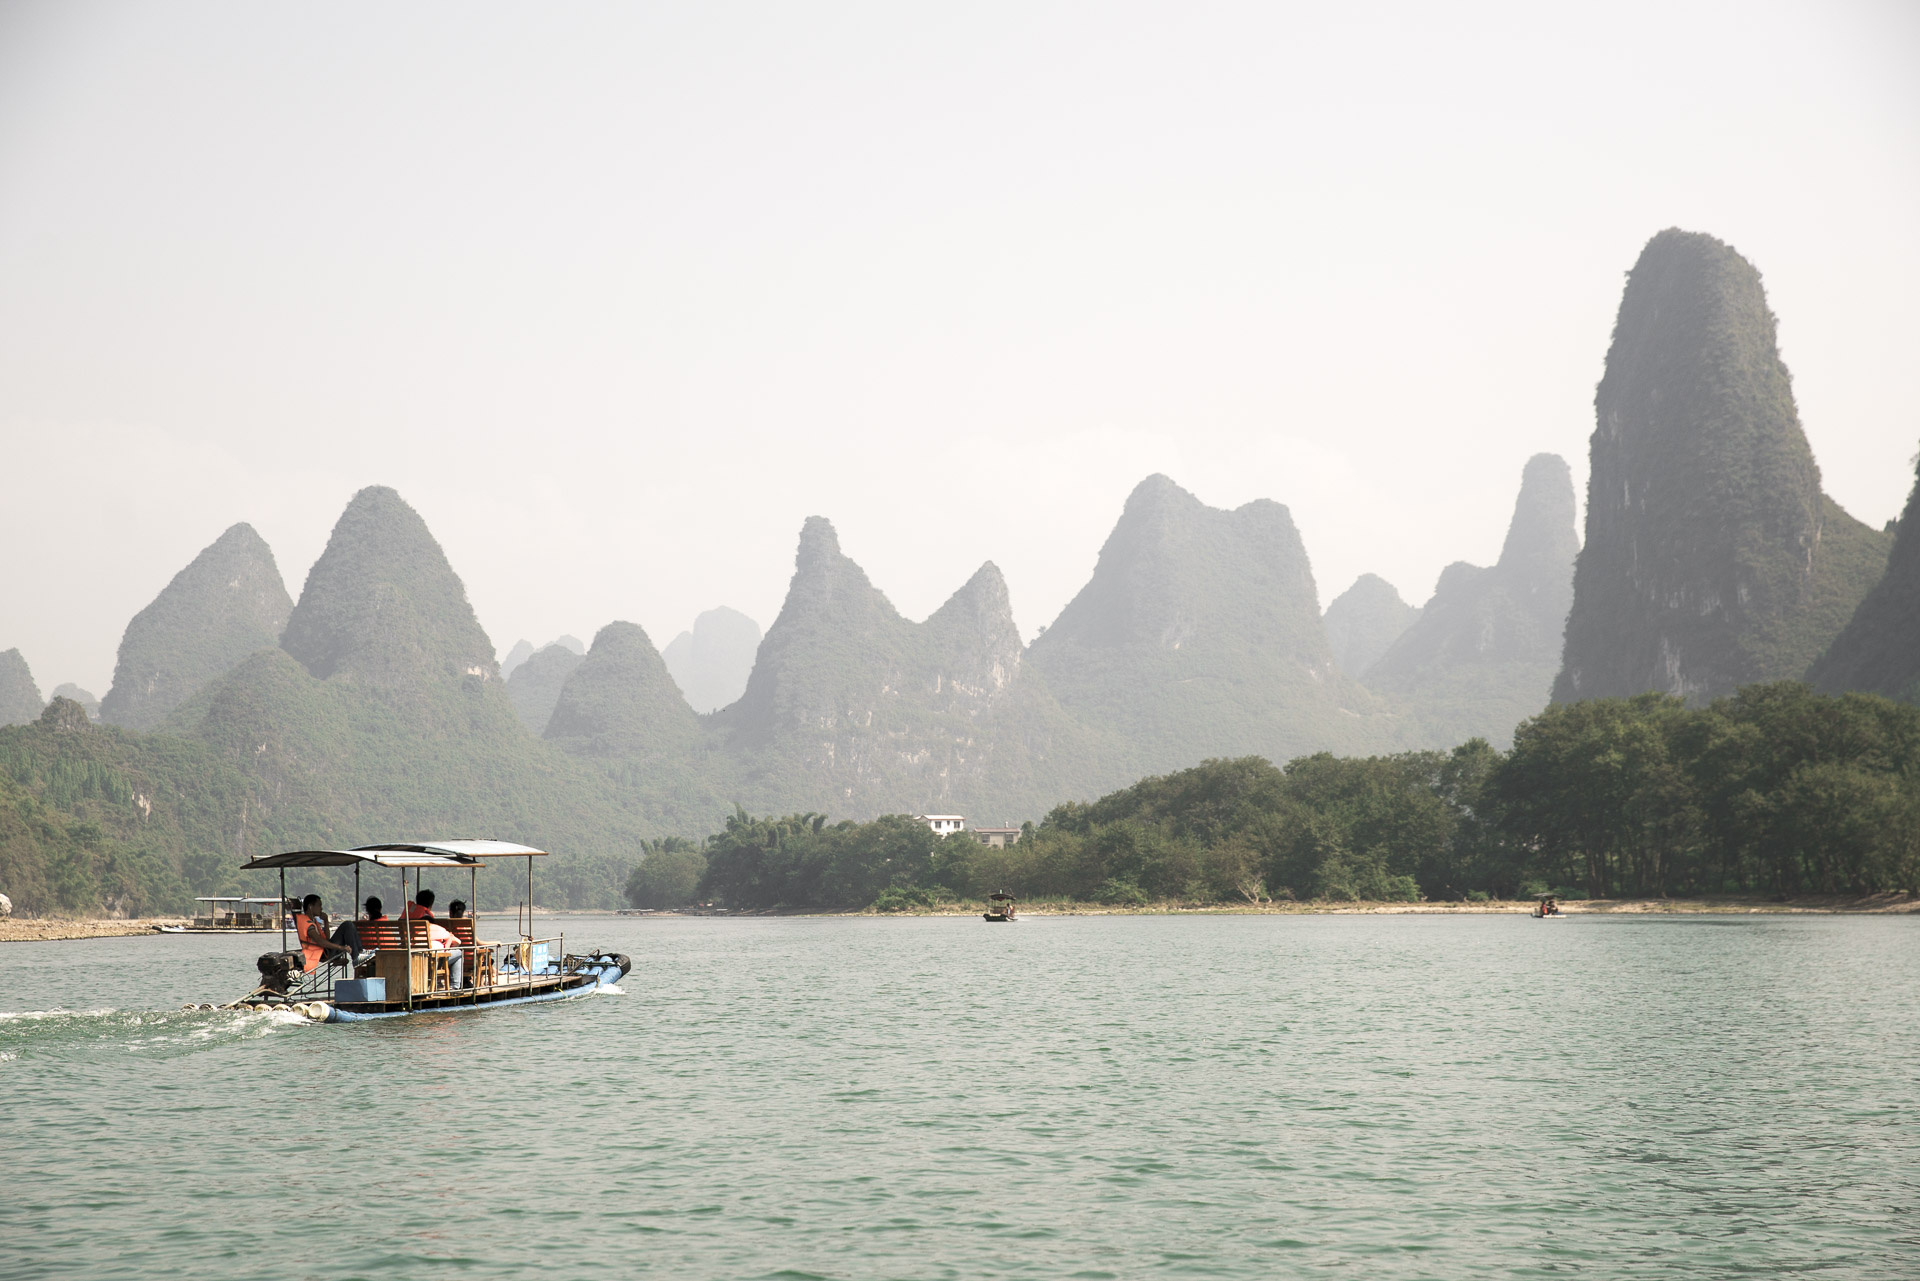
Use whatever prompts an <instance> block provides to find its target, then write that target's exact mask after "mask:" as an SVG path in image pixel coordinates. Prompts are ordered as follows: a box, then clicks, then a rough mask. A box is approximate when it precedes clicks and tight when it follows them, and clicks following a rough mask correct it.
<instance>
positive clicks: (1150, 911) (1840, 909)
mask: <svg viewBox="0 0 1920 1281" xmlns="http://www.w3.org/2000/svg"><path fill="white" fill-rule="evenodd" d="M1533 907H1534V903H1533V901H1532V900H1529V899H1498V900H1495V899H1489V900H1487V901H1485V902H1478V903H1406V902H1398V901H1377V902H1325V903H1313V902H1307V903H1295V902H1279V903H1193V904H1189V903H1176V902H1169V903H1149V904H1145V905H1142V906H1117V905H1114V904H1108V903H1081V902H1070V901H1062V902H1042V903H1033V904H1022V905H1021V906H1020V916H1022V917H1041V916H1524V915H1526V914H1527V913H1529V912H1531V911H1532V910H1533ZM985 909H986V904H985V903H984V902H980V903H943V904H940V905H939V906H937V907H915V908H909V909H905V910H901V911H893V912H885V911H880V910H878V909H875V908H871V907H869V908H864V909H862V910H860V911H846V912H834V911H819V910H806V909H797V910H791V911H782V910H766V911H737V912H736V911H726V910H724V909H717V908H699V907H682V908H661V909H657V910H650V909H636V908H623V909H620V910H619V911H614V910H612V909H600V910H594V909H586V910H578V911H575V910H561V911H551V912H550V911H548V910H546V909H544V908H542V909H540V910H539V911H537V912H536V913H535V915H536V916H541V917H549V918H555V917H576V916H578V917H586V916H628V917H659V916H697V917H738V918H767V917H790V916H816V917H890V918H916V917H955V918H961V919H965V918H968V917H978V916H979V915H980V914H981V913H982V912H983V911H984V910H985ZM1560 910H1561V911H1562V912H1564V913H1566V914H1567V915H1568V916H1807V915H1813V916H1903V915H1911V914H1920V895H1917V894H1908V893H1888V894H1857V895H1856V894H1805V895H1800V896H1797V897H1793V898H1787V899H1778V898H1757V897H1752V896H1743V895H1730V896H1715V897H1696V898H1672V899H1648V898H1629V899H1572V900H1563V901H1561V903H1560ZM185 924H187V918H185V917H180V916H149V917H18V916H14V917H4V918H0V943H53V942H71V941H80V940H85V939H103V938H148V937H151V938H168V937H172V936H171V935H165V934H161V933H160V932H159V931H157V930H155V929H154V926H156V925H185ZM235 932H236V933H240V932H241V931H235ZM253 932H255V933H262V934H271V933H272V932H273V931H271V930H266V931H253Z"/></svg>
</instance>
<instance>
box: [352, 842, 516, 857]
mask: <svg viewBox="0 0 1920 1281" xmlns="http://www.w3.org/2000/svg"><path fill="white" fill-rule="evenodd" d="M353 851H354V853H361V852H364V851H382V852H384V851H395V852H401V851H405V852H411V853H415V854H445V855H449V856H452V857H455V858H475V859H489V858H545V857H546V856H547V852H546V851H545V850H542V849H535V848H534V847H533V846H531V845H518V844H515V843H514V842H512V841H496V840H493V839H491V838H484V837H474V836H458V837H452V838H449V839H446V840H439V841H387V842H383V843H382V844H379V845H356V846H354V847H353Z"/></svg>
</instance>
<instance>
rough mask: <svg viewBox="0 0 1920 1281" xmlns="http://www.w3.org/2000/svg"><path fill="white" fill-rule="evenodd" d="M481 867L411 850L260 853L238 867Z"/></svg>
mask: <svg viewBox="0 0 1920 1281" xmlns="http://www.w3.org/2000/svg"><path fill="white" fill-rule="evenodd" d="M356 865H371V866H373V867H441V868H452V867H476V868H477V867H484V866H485V864H484V863H482V862H481V861H480V860H479V859H477V858H466V857H461V856H455V855H447V854H418V853H414V852H413V851H411V850H392V851H389V850H287V851H285V852H283V853H279V854H261V855H259V856H258V857H255V858H250V859H248V860H247V861H246V862H244V863H242V864H241V865H240V870H241V871H243V872H253V871H260V870H262V869H264V870H267V871H272V870H273V869H274V868H286V867H353V866H356Z"/></svg>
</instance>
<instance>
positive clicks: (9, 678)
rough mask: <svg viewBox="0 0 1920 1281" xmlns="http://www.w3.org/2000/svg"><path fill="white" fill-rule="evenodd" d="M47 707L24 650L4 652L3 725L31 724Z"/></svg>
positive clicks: (0, 659)
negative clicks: (21, 653) (24, 655)
mask: <svg viewBox="0 0 1920 1281" xmlns="http://www.w3.org/2000/svg"><path fill="white" fill-rule="evenodd" d="M46 705H47V703H46V700H45V699H43V698H41V697H40V687H39V686H38V685H35V684H34V683H33V672H32V671H31V670H30V669H29V668H28V667H27V660H26V659H24V658H22V657H21V656H20V651H19V650H17V649H9V650H6V651H5V652H0V725H31V724H32V723H33V722H34V721H36V720H38V719H39V718H40V713H41V711H42V710H44V709H45V708H46Z"/></svg>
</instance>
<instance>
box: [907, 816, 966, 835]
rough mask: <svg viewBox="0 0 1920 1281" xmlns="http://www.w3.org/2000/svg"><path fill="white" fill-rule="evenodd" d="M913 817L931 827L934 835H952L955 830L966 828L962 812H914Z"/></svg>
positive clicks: (962, 830)
mask: <svg viewBox="0 0 1920 1281" xmlns="http://www.w3.org/2000/svg"><path fill="white" fill-rule="evenodd" d="M914 817H915V818H917V819H919V820H920V821H921V822H922V823H925V824H926V825H927V826H928V827H930V828H932V829H933V834H934V835H935V836H952V835H953V834H954V833H955V832H964V831H966V830H967V816H966V815H964V814H915V815H914Z"/></svg>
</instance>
